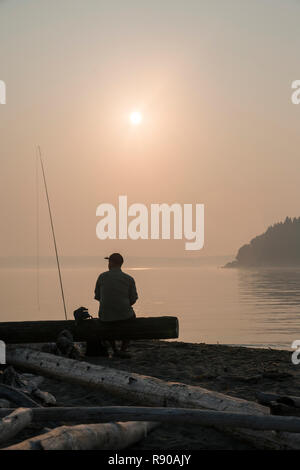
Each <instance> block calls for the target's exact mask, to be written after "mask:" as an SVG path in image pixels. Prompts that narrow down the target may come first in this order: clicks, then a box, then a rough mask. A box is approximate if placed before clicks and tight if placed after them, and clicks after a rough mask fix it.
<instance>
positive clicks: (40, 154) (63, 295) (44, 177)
mask: <svg viewBox="0 0 300 470" xmlns="http://www.w3.org/2000/svg"><path fill="white" fill-rule="evenodd" d="M38 151H39V157H40V162H41V168H42V173H43V180H44V185H45V191H46V198H47V202H48V209H49V216H50V223H51V229H52V235H53V242H54V248H55V255H56V263H57V268H58V275H59V283H60V289H61V296H62V301H63V305H64V312H65V318H66V320H67V319H68V318H67V309H66V302H65V294H64V288H63V283H62V277H61V272H60V264H59V258H58V251H57V244H56V238H55V232H54V224H53V218H52V213H51V207H50V200H49V194H48V187H47V181H46V175H45V170H44V164H43V159H42V152H41V147H40V146H39V145H38Z"/></svg>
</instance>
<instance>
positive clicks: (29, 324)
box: [0, 316, 179, 344]
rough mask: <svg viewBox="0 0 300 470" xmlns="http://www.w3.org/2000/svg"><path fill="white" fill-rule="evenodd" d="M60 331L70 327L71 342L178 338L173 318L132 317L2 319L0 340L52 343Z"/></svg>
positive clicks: (176, 322)
mask: <svg viewBox="0 0 300 470" xmlns="http://www.w3.org/2000/svg"><path fill="white" fill-rule="evenodd" d="M62 330H69V331H70V333H71V334H72V335H73V338H74V341H87V342H90V341H92V342H93V341H99V340H111V339H115V340H123V339H128V340H130V339H132V340H134V339H168V338H178V330H179V326H178V319H177V318H176V317H167V316H166V317H149V318H135V319H132V320H125V321H120V322H101V321H100V320H98V319H96V318H93V319H91V320H84V321H82V322H80V323H79V324H76V323H75V320H63V321H60V320H52V321H26V322H1V323H0V339H1V340H2V341H4V342H5V343H6V344H20V343H48V342H55V341H56V339H57V337H58V335H59V333H60V332H61V331H62Z"/></svg>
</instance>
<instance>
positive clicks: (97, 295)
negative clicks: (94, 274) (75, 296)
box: [94, 276, 100, 302]
mask: <svg viewBox="0 0 300 470" xmlns="http://www.w3.org/2000/svg"><path fill="white" fill-rule="evenodd" d="M94 299H95V300H98V301H99V302H100V276H99V277H98V279H97V282H96V286H95V297H94Z"/></svg>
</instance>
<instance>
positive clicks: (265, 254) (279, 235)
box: [225, 217, 300, 268]
mask: <svg viewBox="0 0 300 470" xmlns="http://www.w3.org/2000/svg"><path fill="white" fill-rule="evenodd" d="M283 265H285V266H297V265H300V217H298V218H297V217H295V218H293V219H292V218H290V217H287V218H286V219H285V221H284V222H279V223H276V224H274V225H271V226H270V227H269V228H268V229H267V230H266V232H265V233H263V234H262V235H258V236H257V237H255V238H253V239H252V240H251V241H250V243H249V244H247V245H243V246H242V247H241V248H240V249H239V251H238V254H237V256H236V259H235V261H232V262H231V263H227V264H226V266H225V267H226V268H232V267H246V266H283Z"/></svg>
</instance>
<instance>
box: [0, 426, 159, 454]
mask: <svg viewBox="0 0 300 470" xmlns="http://www.w3.org/2000/svg"><path fill="white" fill-rule="evenodd" d="M158 425H159V424H158V423H147V422H128V423H107V424H89V425H86V424H80V425H77V426H60V427H59V428H55V429H53V430H52V431H50V432H48V433H46V434H42V435H40V436H36V437H32V438H30V439H27V440H26V441H23V442H20V443H19V444H15V445H12V446H10V447H6V448H5V449H2V450H119V449H125V448H126V447H129V446H130V445H132V444H134V443H135V442H138V441H140V440H141V439H144V438H145V437H146V436H147V434H148V433H149V432H150V431H151V430H152V429H154V428H155V427H157V426H158Z"/></svg>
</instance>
